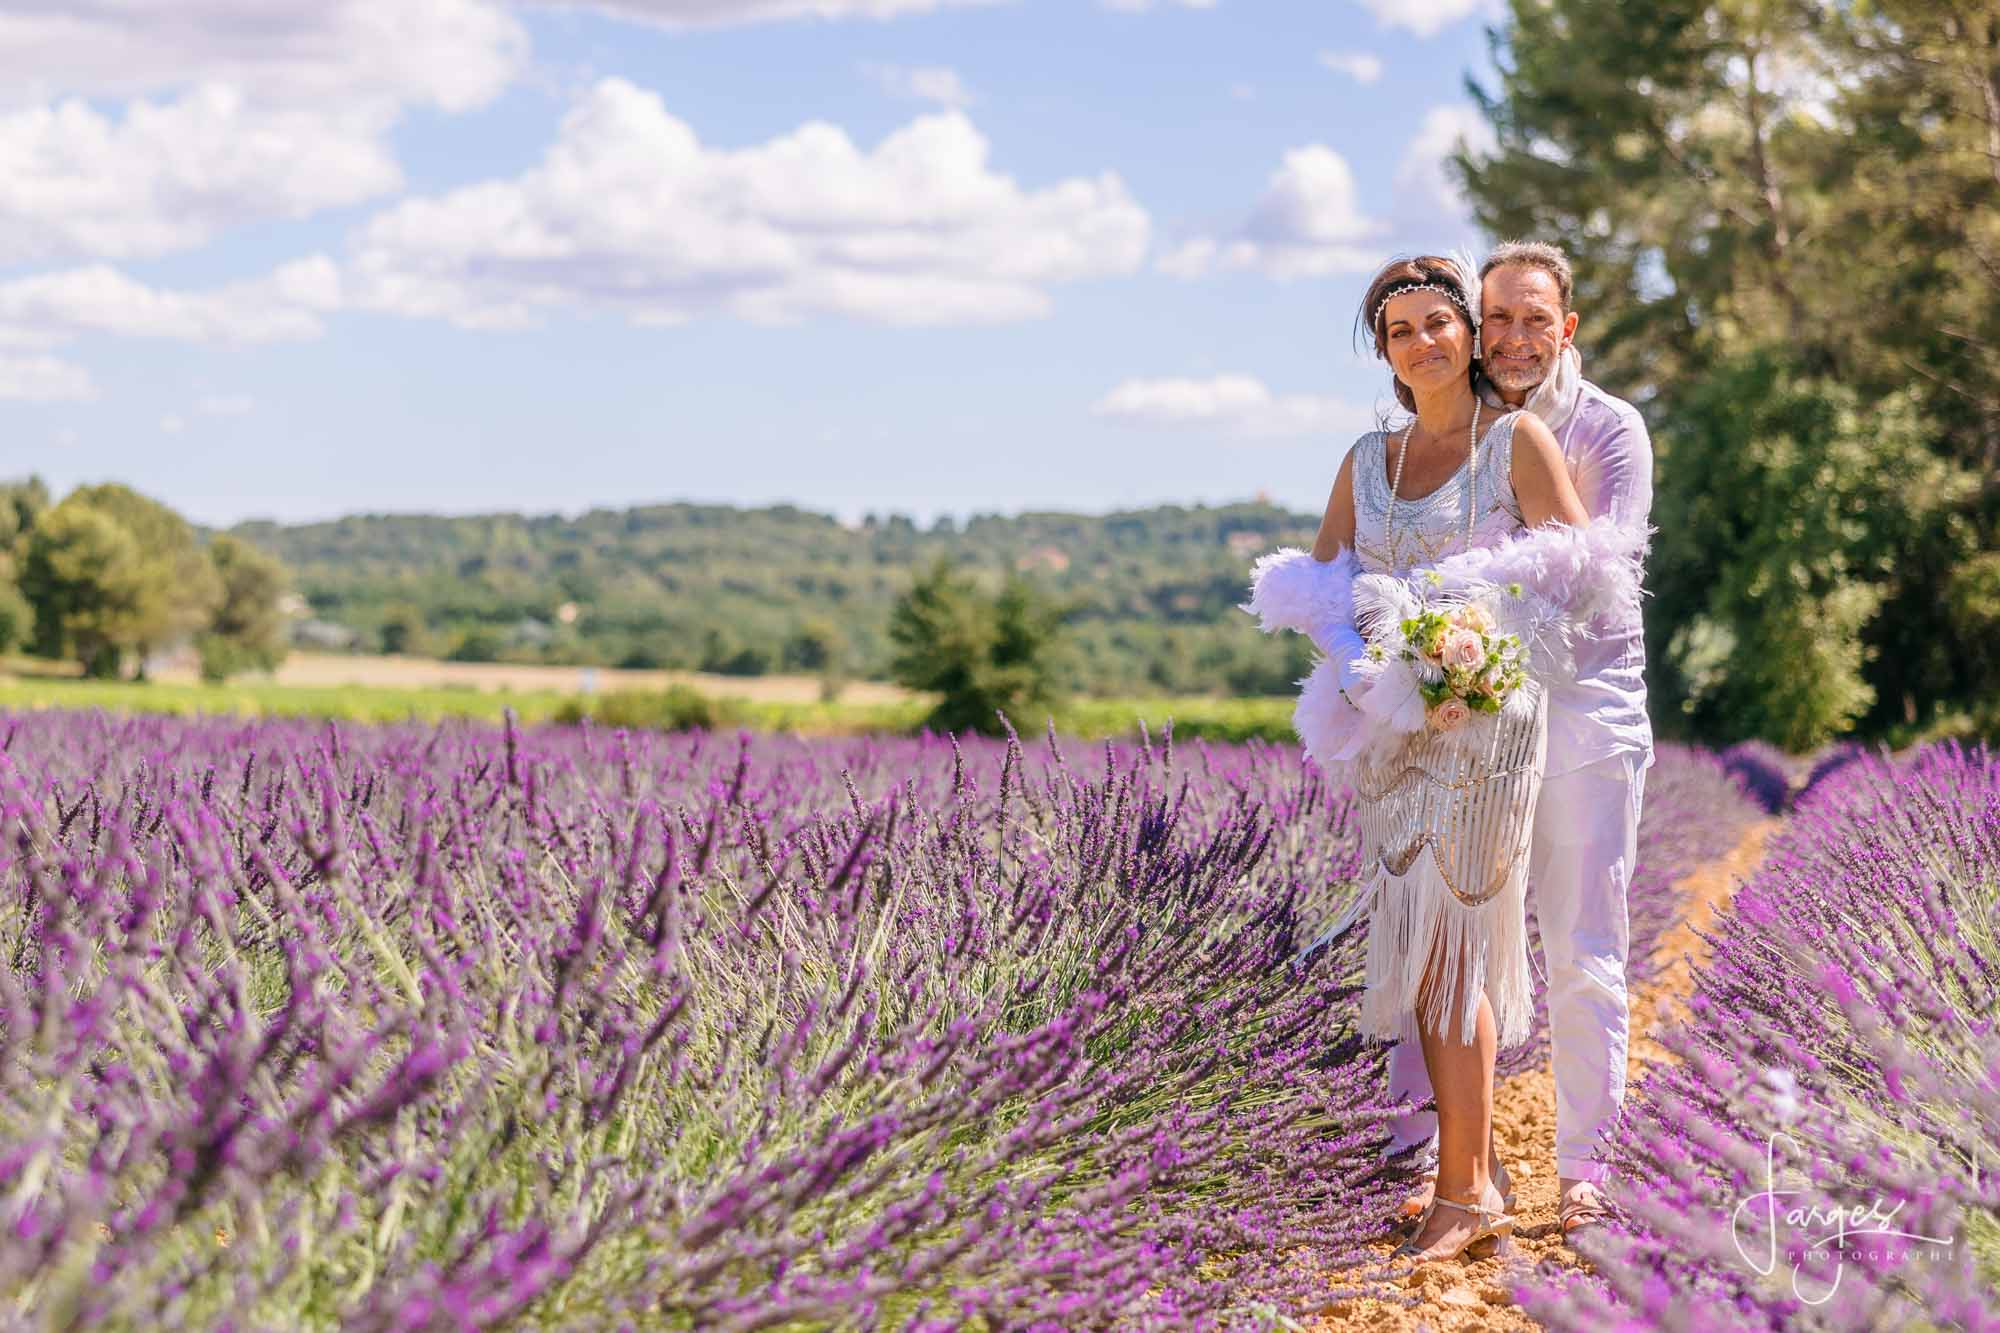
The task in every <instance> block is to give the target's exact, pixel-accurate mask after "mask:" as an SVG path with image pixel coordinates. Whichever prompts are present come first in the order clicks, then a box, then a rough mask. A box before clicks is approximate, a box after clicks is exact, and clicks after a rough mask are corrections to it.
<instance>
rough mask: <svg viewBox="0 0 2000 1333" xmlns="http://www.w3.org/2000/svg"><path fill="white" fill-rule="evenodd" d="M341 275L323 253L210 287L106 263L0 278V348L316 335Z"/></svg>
mask: <svg viewBox="0 0 2000 1333" xmlns="http://www.w3.org/2000/svg"><path fill="white" fill-rule="evenodd" d="M340 287H341V280H340V273H339V271H338V270H337V269H336V268H335V267H334V264H333V261H332V260H330V259H328V258H327V257H326V256H324V255H310V256H307V257H306V258H304V259H296V260H293V261H292V262H290V263H288V264H282V265H280V266H279V267H277V268H276V269H273V270H272V271H271V272H270V273H268V274H266V275H265V276H263V277H261V278H255V279H251V280H249V281H245V282H235V283H229V284H227V285H224V286H221V287H216V288H212V289H210V290H207V291H193V292H187V291H172V290H163V289H160V288H155V287H149V286H147V285H146V284H144V283H142V282H139V281H137V280H135V279H133V278H131V277H129V276H128V275H126V274H124V273H122V272H120V271H119V270H117V269H115V268H112V267H110V266H109V265H105V264H91V265H87V266H85V267H82V268H73V269H64V270H61V271H57V272H52V273H38V274H35V275H33V276H31V277H25V278H15V279H12V280H11V281H7V282H0V346H13V347H49V346H55V345H58V344H61V343H64V342H68V341H69V340H71V339H73V338H76V337H78V336H81V335H84V334H91V333H105V334H115V335H121V336H125V337H134V338H169V339H176V340H180V341H187V342H241V343H257V342H278V341H287V340H296V339H304V338H313V337H317V336H318V335H319V334H320V333H321V331H322V328H323V326H322V324H321V320H320V316H321V314H322V313H323V312H325V311H328V310H332V309H335V308H337V307H338V306H339V305H340V303H341V292H340Z"/></svg>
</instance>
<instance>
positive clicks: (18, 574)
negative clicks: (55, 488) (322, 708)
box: [0, 477, 287, 680]
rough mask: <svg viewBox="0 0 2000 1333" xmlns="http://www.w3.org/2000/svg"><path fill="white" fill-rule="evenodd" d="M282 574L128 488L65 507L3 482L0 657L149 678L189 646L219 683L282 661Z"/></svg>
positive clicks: (93, 490) (73, 500)
mask: <svg viewBox="0 0 2000 1333" xmlns="http://www.w3.org/2000/svg"><path fill="white" fill-rule="evenodd" d="M286 586H287V582H286V574H285V571H284V567H283V566H282V565H281V564H280V563H279V562H278V561H277V560H275V559H274V558H272V557H271V556H270V555H268V554H266V553H265V552H263V551H260V550H258V549H257V548H256V547H254V546H252V545H250V544H249V543H247V542H244V541H242V540H240V539H239V538H235V537H230V536H227V535H221V534H218V535H214V536H211V537H209V538H208V539H207V540H206V541H203V540H201V538H200V536H199V534H197V532H196V530H195V529H194V527H193V526H191V525H190V524H189V523H188V522H187V520H185V519H183V518H182V517H181V516H180V515H179V514H177V513H175V512H174V511H173V510H171V509H169V508H168V507H167V506H165V505H163V504H161V503H160V502H158V501H157V500H152V499H149V498H147V497H146V496H143V495H141V494H139V493H138V492H137V491H135V490H132V489H131V488H130V487H128V486H121V485H118V484H116V483H106V484H104V485H98V486H79V487H77V488H76V489H75V490H73V491H71V492H70V493H69V494H68V495H66V496H64V497H63V499H62V501H61V502H60V503H57V504H51V503H50V495H49V491H48V488H47V486H45V485H44V484H43V483H42V482H41V481H40V480H39V479H38V478H32V477H31V478H29V479H27V480H26V481H15V482H8V483H4V484H0V652H5V651H10V650H14V649H17V648H25V649H27V650H28V651H30V652H32V653H35V654H38V655H40V656H43V657H50V658H68V659H73V660H75V661H76V662H77V663H78V664H79V665H81V667H82V668H83V671H84V674H85V675H88V676H95V677H116V676H121V675H123V674H124V672H125V669H126V666H127V664H128V663H136V664H137V666H138V669H139V670H140V671H141V672H143V670H144V664H145V662H146V660H147V658H148V657H150V656H151V655H153V654H155V653H157V652H161V651H163V650H168V649H173V648H177V647H180V646H182V645H188V646H191V647H192V648H193V649H194V650H195V652H196V653H197V654H198V656H199V660H200V663H201V672H202V675H203V676H204V677H206V678H208V679H210V680H220V679H223V678H225V677H227V676H229V675H232V674H234V673H236V672H239V671H246V670H252V669H267V670H268V669H269V668H271V667H274V666H276V665H277V664H278V663H279V662H280V661H281V660H283V658H284V655H285V649H286V632H285V631H286V626H285V620H284V617H283V614H282V605H281V599H282V598H283V596H284V594H285V590H286Z"/></svg>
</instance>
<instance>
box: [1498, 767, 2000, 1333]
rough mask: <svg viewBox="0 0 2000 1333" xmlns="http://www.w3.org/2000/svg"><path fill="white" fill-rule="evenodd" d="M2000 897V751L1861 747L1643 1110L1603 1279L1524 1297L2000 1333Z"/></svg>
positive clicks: (1771, 1321)
mask: <svg viewBox="0 0 2000 1333" xmlns="http://www.w3.org/2000/svg"><path fill="white" fill-rule="evenodd" d="M1996 901H2000V761H1996V759H1995V757H1994V756H1993V755H1992V754H1991V753H1989V752H1987V751H1984V750H1968V749H1963V748H1959V747H1957V746H1955V745H1945V746H1939V747H1936V748H1933V749H1930V750H1927V751H1924V752H1921V753H1919V754H1918V755H1917V756H1916V757H1915V758H1913V759H1912V760H1911V761H1910V762H1909V763H1908V764H1907V765H1904V766H1901V767H1898V766H1895V765H1892V764H1891V763H1890V762H1889V761H1888V760H1886V759H1884V758H1882V757H1880V756H1874V757H1868V756H1854V757H1849V758H1848V759H1847V760H1846V762H1845V763H1844V764H1843V765H1842V767H1841V768H1840V769H1839V770H1838V772H1837V773H1836V774H1834V775H1833V776H1830V777H1826V778H1824V779H1823V780H1822V782H1821V783H1820V784H1819V785H1818V786H1817V787H1816V788H1815V790H1814V793H1813V795H1812V797H1811V799H1809V800H1808V801H1806V802H1804V803H1803V804H1802V806H1801V808H1800V811H1799V813H1798V815H1797V816H1796V818H1795V821H1794V822H1793V823H1792V824H1791V825H1790V826H1789V827H1788V828H1787V829H1785V830H1784V831H1783V832H1782V833H1781V834H1780V835H1779V836H1778V837H1777V838H1776V839H1774V841H1773V845H1772V848H1771V852H1770V856H1769V859H1768V861H1767V863H1766V865H1765V866H1764V868H1763V869H1762V870H1761V871H1760V872H1759V873H1758V875H1757V876H1756V877H1755V878H1754V879H1753V880H1752V881H1751V882H1750V883H1749V884H1747V885H1745V886H1744V887H1743V889H1742V890H1741V891H1740V892H1739V893H1738V894H1737V898H1736V910H1735V912H1734V913H1733V914H1732V915H1731V916H1730V917H1729V918H1727V919H1726V921H1725V922H1724V924H1723V925H1722V926H1721V927H1720V929H1719V931H1718V933H1717V935H1716V937H1715V938H1714V939H1713V941H1712V944H1713V949H1714V953H1713V959H1712V962H1711V964H1710V966H1709V967H1708V968H1707V969H1706V971H1705V973H1704V974H1703V975H1702V977H1701V978H1700V980H1699V984H1698V989H1697V990H1696V992H1695V994H1694V996H1693V997H1692V1004H1691V1008H1692V1019H1691V1022H1690V1023H1689V1024H1688V1025H1686V1026H1684V1027H1677V1028H1675V1029H1673V1030H1671V1031H1670V1032H1669V1033H1668V1034H1667V1037H1666V1044H1667V1045H1668V1047H1669V1048H1670V1049H1671V1050H1673V1051H1674V1052H1675V1054H1677V1055H1678V1056H1680V1057H1682V1062H1681V1063H1677V1064H1667V1065H1662V1066H1658V1067H1656V1068H1655V1069H1654V1070H1653V1071H1652V1072H1651V1073H1650V1074H1649V1075H1648V1076H1647V1077H1646V1079H1645V1080H1644V1081H1643V1082H1642V1084H1641V1085H1640V1086H1639V1087H1638V1088H1636V1089H1635V1090H1634V1092H1633V1095H1632V1098H1631V1100H1630V1101H1629V1102H1628V1104H1627V1114H1626V1117H1625V1124H1624V1126H1623V1133H1622V1137H1621V1140H1620V1143H1619V1146H1618V1154H1619V1156H1618V1163H1617V1166H1616V1167H1615V1168H1614V1169H1615V1171H1616V1173H1617V1174H1616V1175H1614V1190H1613V1193H1614V1196H1615V1202H1616V1204H1617V1206H1618V1208H1619V1211H1620V1214H1621V1215H1620V1217H1619V1219H1618V1220H1617V1222H1616V1223H1615V1224H1613V1225H1611V1226H1609V1227H1607V1228H1606V1229H1605V1230H1604V1231H1603V1232H1601V1233H1600V1234H1599V1235H1598V1236H1597V1237H1595V1238H1594V1239H1592V1240H1589V1241H1586V1242H1584V1244H1585V1248H1586V1250H1587V1251H1588V1252H1589V1254H1590V1255H1591V1257H1592V1258H1593V1259H1594V1260H1595V1261H1596V1267H1597V1270H1598V1275H1597V1276H1595V1277H1590V1278H1581V1279H1578V1278H1566V1277H1563V1276H1561V1275H1558V1274H1556V1273H1553V1272H1550V1273H1545V1274H1543V1275H1542V1276H1541V1277H1540V1279H1539V1280H1537V1281H1535V1282H1533V1283H1531V1284H1529V1285H1528V1286H1526V1287H1524V1288H1523V1289H1522V1290H1521V1291H1519V1292H1518V1293H1517V1297H1518V1299H1520V1300H1521V1301H1522V1303H1523V1304H1524V1305H1526V1307H1527V1308H1528V1309H1529V1311H1530V1312H1531V1313H1533V1314H1534V1315H1535V1316H1536V1317H1538V1318H1540V1319H1542V1320H1543V1321H1544V1322H1546V1323H1547V1324H1548V1325H1549V1326H1550V1327H1552V1328H1561V1329H1593V1330H1594V1329H1605V1328H1652V1327H1669V1328H1681V1327H1686V1328H1702V1329H1737V1328H1754V1329H1765V1328H1814V1329H1820V1328H1824V1329H1857V1330H1858V1329H1879V1328H1953V1329H1995V1328H2000V1151H1996V1148H1995V1145H1996V1144H2000V1030H1996V1022H2000V912H1996ZM1767 1191H1775V1192H1774V1193H1767ZM1808 1210H1817V1211H1816V1212H1815V1211H1808ZM1843 1231H1844V1232H1845V1233H1846V1234H1845V1235H1844V1236H1843V1235H1842V1234H1841V1233H1842V1232H1843Z"/></svg>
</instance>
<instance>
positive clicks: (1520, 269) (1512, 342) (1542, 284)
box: [1479, 264, 1576, 393]
mask: <svg viewBox="0 0 2000 1333" xmlns="http://www.w3.org/2000/svg"><path fill="white" fill-rule="evenodd" d="M1479 299H1480V311H1479V315H1480V323H1479V341H1480V344H1481V351H1482V353H1483V359H1482V360H1481V362H1480V368H1481V369H1483V370H1484V371H1485V372H1486V378H1487V379H1489V380H1492V381H1493V383H1494V384H1496V385H1498V386H1499V388H1500V391H1501V392H1502V393H1526V392H1528V391H1529V390H1531V389H1533V388H1534V387H1535V386H1536V385H1538V384H1540V383H1541V382H1542V381H1543V380H1545V379H1547V378H1548V377H1549V372H1550V371H1551V370H1553V369H1554V368H1555V364H1556V358H1557V357H1558V356H1560V355H1561V354H1562V349H1563V348H1565V347H1567V346H1568V345H1569V340H1570V339H1571V338H1572V337H1574V336H1575V334H1576V312H1575V311H1574V310H1564V309H1563V308H1562V288H1561V287H1560V286H1558V285H1557V283H1556V275H1555V274H1553V273H1551V272H1549V271H1548V270H1547V269H1541V268H1530V267H1528V266H1527V265H1525V264H1505V265H1502V266H1501V267H1499V268H1496V269H1494V270H1493V271H1492V272H1491V273H1489V274H1487V275H1486V281H1485V282H1484V283H1482V284H1481V285H1480V289H1479Z"/></svg>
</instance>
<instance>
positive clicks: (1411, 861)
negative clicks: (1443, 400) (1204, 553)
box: [1353, 412, 1548, 1046]
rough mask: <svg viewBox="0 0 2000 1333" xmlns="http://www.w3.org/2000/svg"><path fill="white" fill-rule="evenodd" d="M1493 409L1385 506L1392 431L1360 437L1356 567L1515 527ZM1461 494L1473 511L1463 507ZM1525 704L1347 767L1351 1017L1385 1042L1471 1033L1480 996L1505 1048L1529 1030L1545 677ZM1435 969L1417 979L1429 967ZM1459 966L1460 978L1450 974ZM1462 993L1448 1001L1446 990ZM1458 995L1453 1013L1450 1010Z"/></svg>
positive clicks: (1399, 572) (1396, 569)
mask: <svg viewBox="0 0 2000 1333" xmlns="http://www.w3.org/2000/svg"><path fill="white" fill-rule="evenodd" d="M1520 415H1521V414H1520V413H1518V412H1511V413H1508V414H1506V415H1504V416H1502V417H1500V418H1499V419H1498V420H1497V421H1495V422H1494V423H1493V424H1492V425H1491V426H1490V427H1488V428H1487V429H1486V431H1485V433H1484V435H1483V436H1482V437H1481V438H1480V440H1479V443H1478V445H1477V446H1476V447H1475V448H1473V449H1472V450H1471V451H1470V453H1469V454H1468V457H1467V460H1466V462H1465V463H1464V464H1462V465H1461V466H1460V468H1459V470H1458V471H1457V472H1456V473H1455V474H1454V475H1453V476H1452V477H1451V478H1450V479H1449V480H1448V481H1446V482H1445V483H1444V484H1443V485H1442V486H1440V487H1438V488H1437V489H1436V490H1435V491H1433V492H1431V493H1430V494H1429V495H1427V496H1424V497H1422V498H1420V499H1415V500H1411V499H1405V498H1397V499H1395V501H1394V505H1393V508H1392V505H1391V503H1390V501H1391V492H1390V478H1389V467H1388V463H1387V449H1388V442H1389V437H1388V436H1387V435H1386V434H1385V433H1384V432H1381V431H1375V432H1372V433H1370V434H1368V435H1364V436H1363V437H1362V438H1361V439H1360V440H1359V441H1358V442H1357V443H1356V444H1355V446H1354V470H1353V475H1354V551H1355V556H1356V558H1357V559H1358V561H1359V563H1360V567H1361V569H1362V571H1363V572H1365V573H1374V574H1390V575H1395V576H1398V577H1407V576H1409V575H1411V574H1412V573H1413V572H1415V573H1419V574H1420V573H1421V572H1422V570H1423V569H1424V568H1426V567H1428V566H1432V565H1435V564H1436V563H1437V562H1438V561H1440V560H1443V559H1445V558H1447V557H1450V556H1453V555H1457V554H1459V553H1461V552H1463V551H1466V550H1469V549H1473V548H1478V547H1490V546H1497V545H1499V544H1501V543H1502V542H1504V541H1506V540H1508V539H1509V538H1511V537H1514V536H1516V535H1517V534H1519V533H1521V532H1522V531H1523V526H1524V525H1523V522H1522V514H1521V506H1520V503H1519V501H1518V500H1517V499H1516V498H1515V495H1514V485H1513V466H1512V464H1513V439H1514V425H1515V423H1516V421H1518V420H1519V418H1520ZM1468 506H1469V507H1470V513H1469V516H1468ZM1523 688H1524V689H1528V690H1531V691H1534V693H1535V700H1534V707H1533V709H1532V710H1527V711H1525V715H1523V716H1518V717H1516V716H1510V717H1507V718H1505V719H1503V720H1501V723H1500V725H1498V726H1494V727H1479V728H1473V727H1467V728H1461V729H1460V730H1457V731H1451V732H1434V731H1430V730H1428V729H1426V730H1421V731H1418V732H1415V733H1414V734H1412V735H1410V736H1409V738H1408V739H1407V740H1406V741H1404V742H1403V743H1402V744H1401V745H1400V746H1399V747H1398V748H1397V749H1395V750H1394V751H1393V752H1391V753H1389V754H1387V755H1384V756H1378V757H1375V758H1372V759H1369V760H1367V761H1365V762H1362V763H1361V764H1359V766H1358V767H1357V769H1356V770H1355V773H1354V777H1355V783H1354V785H1355V789H1356V795H1357V796H1358V797H1359V813H1358V823H1359V832H1360V835H1361V843H1362V847H1361V851H1362V858H1363V859H1362V873H1363V874H1364V876H1367V877H1369V882H1365V883H1364V894H1365V895H1372V901H1370V902H1369V903H1368V906H1367V911H1368V923H1369V924H1368V961H1367V988H1366V991H1365V993H1364V995H1363V998H1362V1016H1361V1027H1362V1029H1363V1031H1365V1032H1367V1033H1369V1035H1371V1036H1375V1037H1378V1038H1380V1039H1382V1040H1387V1041H1406V1040H1414V1039H1416V1037H1417V1008H1418V1005H1419V1004H1420V1003H1421V1004H1422V1005H1423V1007H1424V1012H1425V1026H1427V1027H1430V1028H1432V1029H1433V1030H1447V1029H1446V1026H1445V1025H1446V1022H1447V1020H1454V1019H1455V1020H1456V1023H1455V1026H1456V1027H1457V1030H1458V1037H1459V1040H1460V1041H1463V1042H1470V1041H1471V1040H1472V1037H1473V1033H1474V1028H1475V1023H1476V1020H1477V1016H1478V999H1479V996H1480V995H1481V994H1482V993H1483V994H1485V995H1486V996H1487V998H1488V999H1489V1000H1490V1001H1491V1002H1492V1006H1493V1015H1494V1024H1495V1027H1496V1029H1497V1032H1498V1041H1499V1044H1500V1045H1501V1046H1510V1045H1516V1044H1518V1043H1520V1042H1522V1041H1525V1040H1527V1038H1528V1036H1529V1034H1530V1032H1531V1031H1532V1024H1531V1019H1532V1014H1533V1003H1534V999H1533V991H1532V988H1531V985H1530V980H1529V973H1528V951H1527V924H1526V895H1527V877H1528V849H1529V844H1530V838H1531V833H1532V830H1533V827H1534V816H1535V802H1536V797H1537V795H1538V794H1539V791H1540V786H1541V776H1542V769H1543V766H1544V764H1545V762H1546V750H1547V742H1548V706H1547V698H1546V693H1545V691H1544V690H1543V689H1542V687H1541V686H1539V685H1537V684H1536V683H1535V682H1533V681H1530V682H1529V683H1528V684H1527V685H1526V686H1524V687H1523ZM1433 962H1435V964H1436V966H1435V967H1434V968H1432V969H1431V970H1432V971H1433V973H1434V976H1433V982H1435V981H1436V980H1439V979H1442V980H1443V981H1445V982H1446V983H1447V984H1444V985H1437V984H1432V985H1429V986H1426V985H1425V984H1424V977H1425V972H1426V969H1427V967H1429V966H1430V965H1431V964H1432V963H1433ZM1461 977H1462V978H1463V979H1464V984H1452V983H1453V982H1454V979H1456V978H1461ZM1454 998H1455V999H1456V1001H1457V1003H1456V1005H1455V1006H1453V1005H1452V1003H1451V1002H1452V1001H1453V1000H1454ZM1454 1007H1455V1012H1453V1011H1452V1010H1453V1009H1454Z"/></svg>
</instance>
